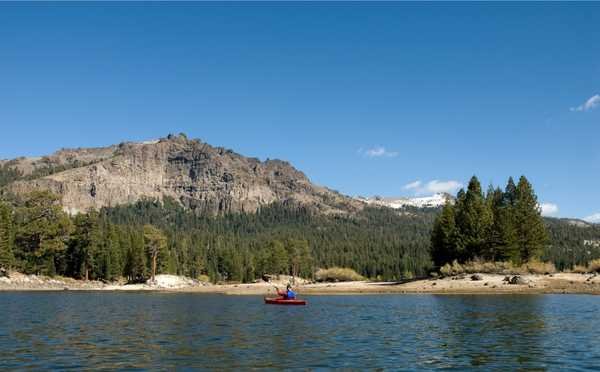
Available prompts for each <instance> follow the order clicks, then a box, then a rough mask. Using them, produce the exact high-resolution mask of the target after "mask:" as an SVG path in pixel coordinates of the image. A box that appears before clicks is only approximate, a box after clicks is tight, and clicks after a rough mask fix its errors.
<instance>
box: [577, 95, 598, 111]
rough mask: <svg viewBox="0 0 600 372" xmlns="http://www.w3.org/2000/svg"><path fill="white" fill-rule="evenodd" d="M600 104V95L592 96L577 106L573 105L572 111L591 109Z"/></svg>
mask: <svg viewBox="0 0 600 372" xmlns="http://www.w3.org/2000/svg"><path fill="white" fill-rule="evenodd" d="M599 106H600V95H599V94H596V95H593V96H591V97H590V98H589V99H588V100H587V101H585V102H584V103H583V104H581V105H579V106H577V107H571V111H590V110H593V109H595V108H596V107H599Z"/></svg>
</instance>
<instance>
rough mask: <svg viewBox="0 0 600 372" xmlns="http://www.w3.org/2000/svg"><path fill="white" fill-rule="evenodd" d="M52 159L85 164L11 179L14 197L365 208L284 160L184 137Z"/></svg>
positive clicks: (67, 204) (70, 203)
mask: <svg viewBox="0 0 600 372" xmlns="http://www.w3.org/2000/svg"><path fill="white" fill-rule="evenodd" d="M65 151H68V152H65ZM54 156H55V158H56V159H58V160H57V161H62V162H63V163H68V164H75V165H77V164H85V165H83V166H73V167H72V168H70V169H66V170H64V171H60V172H57V173H53V174H50V175H48V176H44V177H40V178H34V179H31V180H20V181H16V182H13V183H11V184H10V185H8V187H9V189H10V190H11V191H12V192H15V193H17V194H22V193H27V192H30V191H32V190H34V189H47V190H50V191H52V192H54V193H56V194H57V195H59V196H60V197H61V198H62V204H63V206H64V208H65V210H67V211H68V212H70V213H79V212H85V211H86V210H88V209H90V208H93V209H99V208H102V207H111V206H117V205H123V204H131V203H135V202H137V201H139V200H141V199H144V198H148V199H156V200H164V198H166V197H169V198H172V199H174V200H176V201H177V202H179V203H180V204H181V205H183V206H185V207H186V208H189V209H193V210H198V211H206V212H212V213H224V212H255V211H256V210H257V209H258V208H259V207H260V206H263V205H269V204H271V203H274V202H282V203H297V204H300V205H307V206H311V207H314V208H316V209H317V210H319V211H321V212H323V213H347V212H348V211H353V210H358V209H360V208H362V203H359V202H357V201H355V200H353V199H351V198H349V197H346V196H344V195H341V194H339V193H337V192H334V191H332V190H329V189H327V188H324V187H319V186H316V185H314V184H312V183H311V182H310V181H309V180H308V178H307V177H306V176H305V175H304V174H303V173H302V172H300V171H298V170H296V169H295V168H294V167H292V166H291V165H290V164H289V163H287V162H285V161H281V160H267V161H260V160H258V159H255V158H247V157H244V156H241V155H239V154H237V153H235V152H233V151H231V150H228V149H224V148H220V147H213V146H210V145H208V144H206V143H203V142H201V141H199V140H189V139H187V138H186V137H185V136H184V135H179V136H173V135H170V136H168V137H167V138H163V139H160V140H157V141H150V142H143V143H122V144H120V145H118V146H110V147H107V148H101V149H77V150H62V152H60V151H59V152H57V153H56V154H55V155H54ZM67 158H68V159H71V160H70V161H66V160H65V159H67ZM73 159H79V160H78V161H79V163H77V162H75V161H74V160H73Z"/></svg>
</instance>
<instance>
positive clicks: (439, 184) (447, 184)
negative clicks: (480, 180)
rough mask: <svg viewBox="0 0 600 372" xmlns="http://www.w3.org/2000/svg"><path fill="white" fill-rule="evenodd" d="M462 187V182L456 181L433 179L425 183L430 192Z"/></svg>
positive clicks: (453, 189)
mask: <svg viewBox="0 0 600 372" xmlns="http://www.w3.org/2000/svg"><path fill="white" fill-rule="evenodd" d="M461 187H462V183H460V182H458V181H453V180H450V181H438V180H433V181H430V182H428V183H427V186H426V190H427V191H428V192H432V193H434V194H435V193H440V192H448V193H451V192H454V191H456V190H458V189H460V188H461Z"/></svg>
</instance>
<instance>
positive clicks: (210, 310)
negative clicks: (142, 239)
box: [0, 292, 600, 370]
mask: <svg viewBox="0 0 600 372" xmlns="http://www.w3.org/2000/svg"><path fill="white" fill-rule="evenodd" d="M307 299H308V301H309V305H308V306H306V307H291V306H276V305H264V304H263V302H262V298H260V297H250V296H239V297H234V296H222V295H206V294H177V293H149V292H145V293H129V292H128V293H121V292H4V293H0V369H3V370H5V369H14V368H31V369H60V370H63V369H76V370H79V369H82V368H95V369H102V368H120V369H184V370H185V369H196V368H213V369H216V368H227V369H239V368H242V369H247V368H278V367H286V368H290V369H295V368H301V369H306V368H308V369H324V368H348V369H353V368H355V369H372V368H381V369H390V370H399V369H402V370H423V369H457V370H465V369H485V370H489V369H504V370H510V369H536V370H545V369H548V370H565V369H572V370H585V369H593V368H595V367H598V366H600V337H599V335H598V330H600V297H599V296H585V295H514V296H512V295H496V296H482V295H478V296H459V295H452V296H441V295H364V296H350V295H348V296H343V295H342V296H310V297H308V298H307Z"/></svg>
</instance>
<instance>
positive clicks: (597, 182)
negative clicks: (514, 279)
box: [0, 3, 600, 221]
mask: <svg viewBox="0 0 600 372" xmlns="http://www.w3.org/2000/svg"><path fill="white" fill-rule="evenodd" d="M598 25H600V4H597V3H596V4H594V3H546V4H543V3H536V4H522V3H519V4H517V3H506V4H490V3H485V4H482V3H463V4H451V3H437V4H436V3H423V4H411V3H352V4H348V3H318V4H317V3H258V4H250V3H243V4H240V3H221V4H206V3H203V4H201V3H177V4H166V3H130V4H123V3H105V4H98V3H79V4H74V3H54V4H40V3H37V4H16V5H15V4H14V3H13V4H0V46H1V47H0V126H1V129H2V131H1V133H2V134H1V135H0V158H13V157H16V156H20V155H40V154H47V153H50V152H53V151H54V150H56V149H58V148H60V147H78V146H82V147H85V146H101V145H108V144H112V143H118V142H121V141H124V140H144V139H152V138H156V137H160V136H165V135H166V134H168V133H171V132H172V133H178V132H185V133H187V134H188V136H191V137H195V138H200V139H202V140H203V141H206V142H208V143H211V144H214V145H220V146H225V147H228V148H232V149H234V150H235V151H237V152H240V153H242V154H244V155H248V156H257V157H260V158H262V159H266V158H281V159H285V160H289V161H290V162H291V163H292V164H294V165H295V166H296V167H298V168H299V169H301V170H302V171H304V172H305V173H306V174H307V175H308V176H309V177H310V178H311V179H312V180H313V181H314V182H316V183H318V184H322V185H326V186H329V187H331V188H333V189H336V190H339V191H341V192H344V193H346V194H350V195H375V194H377V195H386V196H399V195H407V196H411V195H417V194H418V195H426V194H429V193H431V192H434V191H442V190H449V191H455V190H454V189H455V187H456V185H458V184H464V183H466V182H467V181H468V179H469V177H470V176H471V175H473V174H476V175H478V176H479V178H480V179H481V181H482V183H483V184H484V186H486V185H487V184H489V183H490V182H492V183H494V184H502V185H503V184H504V183H505V182H506V179H507V178H508V176H509V175H513V176H515V177H518V176H519V175H521V174H525V175H526V176H527V177H528V178H529V179H530V180H531V181H532V183H533V184H534V186H535V188H536V191H537V193H538V196H539V199H540V201H541V202H543V203H551V204H553V205H555V206H556V207H557V211H554V215H556V216H569V217H586V216H592V215H594V214H596V213H600V195H599V194H600V140H599V139H600V97H598V96H597V95H598V94H600V47H598V45H597V44H598V40H600V27H599V26H598ZM594 97H597V98H594ZM586 103H587V104H586ZM407 185H408V186H407ZM410 186H412V187H410ZM551 209H552V208H550V209H547V211H550V210H551ZM598 217H599V221H600V215H599V216H598Z"/></svg>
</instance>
